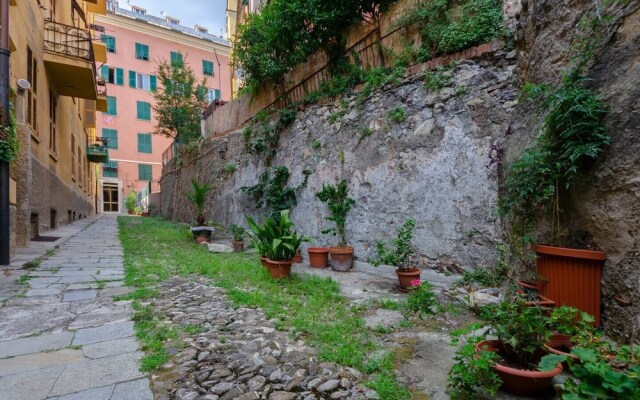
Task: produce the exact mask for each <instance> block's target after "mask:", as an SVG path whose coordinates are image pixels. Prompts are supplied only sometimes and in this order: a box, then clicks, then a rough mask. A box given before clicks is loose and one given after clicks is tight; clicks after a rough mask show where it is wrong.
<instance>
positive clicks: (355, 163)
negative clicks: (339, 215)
mask: <svg viewBox="0 0 640 400" xmlns="http://www.w3.org/2000/svg"><path fill="white" fill-rule="evenodd" d="M513 55H514V54H513V53H512V54H510V58H511V59H510V60H507V59H506V58H505V57H506V52H504V51H500V52H498V53H497V56H496V57H495V58H493V59H486V60H481V61H478V62H476V61H468V60H465V61H462V62H461V63H460V64H459V65H458V66H457V67H456V68H455V69H454V70H453V71H452V72H451V74H453V77H454V84H453V85H452V86H451V87H446V88H444V89H442V90H441V91H439V92H433V91H430V90H427V89H426V88H425V87H424V84H423V80H422V77H421V76H419V75H417V76H412V77H410V78H407V79H406V81H405V82H404V83H403V84H402V85H400V86H398V87H395V88H383V89H382V90H380V91H377V92H375V93H373V95H372V96H371V97H370V98H369V99H368V100H367V101H366V102H365V103H364V106H363V108H360V107H359V106H358V104H357V102H356V98H355V96H353V97H350V98H346V99H345V102H344V103H346V107H345V105H343V104H340V103H341V102H340V101H336V102H335V103H331V104H326V105H316V106H312V107H310V108H308V109H306V110H304V111H302V112H300V113H299V114H298V118H297V119H296V121H295V122H294V123H293V124H292V125H291V126H290V127H289V128H288V129H286V130H285V131H284V132H283V133H282V134H281V139H280V145H279V148H278V152H277V156H276V158H275V160H274V162H273V163H272V164H273V165H274V166H277V165H285V166H287V167H288V168H289V170H290V171H291V173H292V178H291V179H290V185H293V186H295V185H297V184H298V183H299V182H300V181H301V180H302V171H303V170H304V169H309V170H312V171H313V174H312V175H311V177H310V179H309V184H308V186H307V188H306V189H304V190H303V191H302V192H301V193H300V195H299V196H298V206H297V207H295V208H294V210H293V211H292V215H293V219H294V221H295V222H296V223H297V225H298V227H299V229H300V230H302V231H303V232H304V233H305V234H308V235H311V236H313V237H315V238H316V240H315V244H318V245H327V244H332V243H333V242H334V238H333V237H328V236H326V235H323V234H321V232H320V231H321V230H322V229H323V227H325V226H326V225H325V221H324V220H323V219H324V217H325V216H326V215H327V211H326V206H325V205H324V204H322V203H320V202H319V201H318V200H317V199H316V198H315V193H316V192H317V191H318V190H319V189H320V187H321V186H322V184H323V183H325V182H329V183H332V182H335V181H336V179H340V178H345V179H347V180H348V182H349V189H350V191H351V195H352V196H353V197H354V198H355V199H356V206H355V208H354V209H353V211H352V212H351V213H350V214H349V217H348V221H347V237H348V240H349V242H350V243H351V244H352V245H353V246H354V247H355V251H356V256H357V257H358V258H359V259H361V260H366V259H367V258H368V257H370V256H371V255H373V246H374V244H375V241H376V240H377V239H389V238H390V237H391V236H392V235H394V234H395V228H396V227H397V226H398V225H399V224H400V223H402V222H403V221H404V220H406V219H409V218H414V219H416V220H417V228H416V231H415V234H416V238H415V241H414V244H415V245H416V247H417V249H418V250H419V252H420V254H421V255H422V256H423V257H424V258H423V261H424V263H425V264H429V265H430V266H432V267H438V266H439V267H444V268H446V267H454V269H455V265H460V266H462V267H464V268H475V267H480V266H486V265H489V264H492V263H494V262H495V261H496V250H495V249H496V244H497V243H498V242H499V241H500V232H499V226H498V221H497V220H496V216H495V213H494V206H495V202H496V196H497V187H498V174H497V171H495V169H494V168H487V167H486V165H487V164H488V162H489V158H488V153H489V151H490V146H491V145H492V144H494V143H497V142H501V141H503V140H504V136H505V135H506V133H507V130H508V126H509V121H510V118H511V117H510V112H511V110H512V106H513V104H514V103H513V100H514V99H515V98H516V96H517V91H516V89H515V88H514V86H513V85H514V82H513V75H514V74H513V71H514V68H515V66H514V65H513V63H514V60H513V59H512V58H513ZM467 91H468V93H467ZM396 107H403V108H405V109H406V113H407V119H406V120H405V121H404V122H401V123H397V122H394V121H392V120H390V119H389V117H388V112H389V111H390V110H392V109H394V108H396ZM337 115H342V116H341V117H340V118H337ZM331 121H333V123H331ZM365 127H367V128H369V129H371V132H372V133H371V136H369V137H367V138H364V139H362V141H361V143H360V144H359V145H358V142H359V141H360V137H361V135H362V129H363V128H365ZM227 139H228V151H227V154H226V159H225V160H223V159H221V158H220V155H219V152H218V149H217V147H216V146H217V145H218V143H219V141H220V139H217V141H208V142H205V144H204V145H203V146H202V147H201V148H200V150H199V155H196V154H191V155H187V154H184V155H183V156H182V157H183V158H182V159H181V160H180V161H178V163H177V164H178V165H179V166H178V167H177V168H178V169H177V170H176V160H173V161H172V162H171V163H170V164H168V165H167V166H165V169H164V176H163V178H162V181H161V185H162V201H161V203H162V214H163V215H165V216H172V217H174V218H176V219H180V220H183V221H189V220H190V219H192V211H191V208H190V207H189V206H188V205H187V206H185V204H188V203H187V202H186V201H185V199H184V195H183V193H184V192H185V191H186V190H188V187H189V185H190V181H191V179H192V177H195V178H196V179H198V180H206V181H210V182H213V183H214V185H215V187H216V189H215V190H214V193H213V195H212V196H211V197H210V201H209V204H208V211H209V215H208V217H209V218H210V219H212V220H214V221H216V222H219V223H222V224H229V223H232V222H236V223H239V222H242V221H243V215H244V214H255V213H256V212H257V211H256V210H255V209H254V202H253V200H251V199H249V198H247V196H246V195H245V194H244V193H242V192H241V191H240V188H241V187H242V186H250V185H254V184H255V183H257V180H258V176H259V175H260V174H261V173H262V171H263V170H264V168H265V167H264V165H263V162H262V161H261V160H262V157H259V156H253V157H251V156H248V155H246V154H244V144H243V142H242V135H241V134H240V132H235V133H233V134H231V135H229V136H228V137H227ZM316 140H317V141H319V142H320V143H321V147H320V148H318V149H314V148H313V146H312V143H313V142H314V141H316ZM341 152H344V162H342V161H341V160H340V157H339V154H340V153H341ZM229 161H231V162H233V163H235V164H236V165H237V167H238V169H237V171H236V172H234V173H233V174H229V173H225V172H222V171H221V169H222V167H223V165H224V164H225V163H227V162H229ZM176 190H177V192H176Z"/></svg>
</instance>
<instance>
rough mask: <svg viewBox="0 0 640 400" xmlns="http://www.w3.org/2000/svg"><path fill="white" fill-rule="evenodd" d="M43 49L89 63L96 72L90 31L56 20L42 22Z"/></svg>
mask: <svg viewBox="0 0 640 400" xmlns="http://www.w3.org/2000/svg"><path fill="white" fill-rule="evenodd" d="M44 51H48V52H50V53H53V54H58V55H62V56H66V57H70V58H75V59H80V60H84V61H87V62H89V63H91V65H92V66H93V73H94V75H95V73H96V63H95V57H94V55H93V45H92V42H91V31H89V30H88V29H82V28H78V27H75V26H71V25H65V24H61V23H59V22H56V21H46V20H45V22H44Z"/></svg>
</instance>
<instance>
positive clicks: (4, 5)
mask: <svg viewBox="0 0 640 400" xmlns="http://www.w3.org/2000/svg"><path fill="white" fill-rule="evenodd" d="M0 14H2V19H1V20H0V106H2V110H3V111H4V113H5V115H6V117H7V118H6V120H7V121H9V56H10V55H11V53H10V52H9V0H0ZM10 234H11V230H10V228H9V162H8V161H4V160H2V161H0V265H9V263H10V261H11V260H10V257H9V235H10Z"/></svg>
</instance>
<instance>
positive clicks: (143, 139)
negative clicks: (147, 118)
mask: <svg viewBox="0 0 640 400" xmlns="http://www.w3.org/2000/svg"><path fill="white" fill-rule="evenodd" d="M138 153H149V154H150V153H151V134H150V133H138Z"/></svg>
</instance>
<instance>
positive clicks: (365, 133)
mask: <svg viewBox="0 0 640 400" xmlns="http://www.w3.org/2000/svg"><path fill="white" fill-rule="evenodd" d="M372 134H373V130H371V128H369V127H368V126H363V127H362V128H360V137H359V138H358V142H357V143H356V149H357V148H358V146H360V143H362V141H363V140H365V139H366V138H368V137H369V136H371V135H372Z"/></svg>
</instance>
